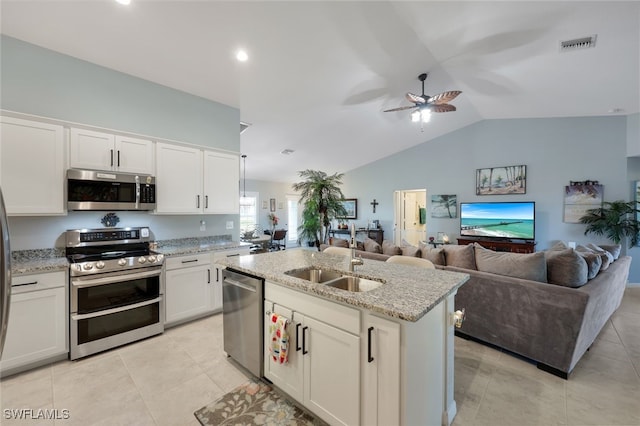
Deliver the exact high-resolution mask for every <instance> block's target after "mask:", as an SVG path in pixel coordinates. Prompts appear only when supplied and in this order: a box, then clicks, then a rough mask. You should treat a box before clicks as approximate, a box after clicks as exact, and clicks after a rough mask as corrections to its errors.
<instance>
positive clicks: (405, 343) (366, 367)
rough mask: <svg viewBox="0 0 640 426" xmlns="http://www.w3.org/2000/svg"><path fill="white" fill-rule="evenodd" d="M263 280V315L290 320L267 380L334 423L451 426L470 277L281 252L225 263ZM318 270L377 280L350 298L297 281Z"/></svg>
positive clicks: (267, 369)
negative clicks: (459, 310) (458, 300)
mask: <svg viewBox="0 0 640 426" xmlns="http://www.w3.org/2000/svg"><path fill="white" fill-rule="evenodd" d="M222 263H223V264H225V265H226V266H227V267H228V268H230V269H234V270H236V271H240V272H244V273H247V274H251V275H255V276H258V277H261V278H264V279H265V288H264V299H265V301H264V313H265V316H267V315H269V316H270V315H271V314H273V313H275V314H278V315H282V316H284V317H286V318H287V319H288V320H289V327H288V330H289V334H290V342H289V351H288V352H289V359H288V362H287V363H285V364H279V363H276V362H274V361H273V360H271V358H270V356H269V345H270V342H271V339H270V335H269V328H268V321H265V328H264V333H265V335H264V337H265V342H264V354H265V361H264V376H265V377H266V378H267V379H269V380H270V381H272V382H273V383H274V385H276V386H277V387H278V388H280V389H281V390H283V391H285V392H286V393H288V394H289V395H290V396H291V397H292V398H294V399H296V400H297V401H298V402H299V403H300V404H302V405H304V406H305V407H306V408H308V409H309V410H310V411H312V412H314V413H315V414H316V415H318V416H319V417H320V418H322V419H324V420H325V421H327V422H328V423H330V424H347V425H358V424H366V425H389V424H402V425H414V424H420V425H441V424H444V425H448V424H450V423H451V422H452V420H453V417H454V416H455V413H456V405H455V401H454V400H453V326H452V321H451V317H452V315H453V306H454V303H453V302H454V300H453V298H454V296H455V293H456V291H457V289H458V288H459V287H460V286H461V285H463V284H464V283H465V282H466V281H467V280H468V278H469V277H468V275H467V274H461V273H451V272H446V271H440V270H429V269H421V268H416V267H412V266H405V265H397V264H388V263H385V262H378V261H373V260H365V263H364V265H362V266H358V267H357V268H356V271H355V272H353V273H351V272H348V264H349V259H348V258H346V257H343V256H336V255H328V254H326V253H319V252H314V251H309V250H287V251H282V252H274V253H266V254H260V255H252V256H240V257H235V258H228V259H225V260H224V261H223V262H222ZM309 268H315V269H322V270H327V271H337V272H339V273H344V274H345V275H355V276H358V277H362V278H365V279H369V280H373V281H378V282H381V283H382V285H380V286H378V287H377V288H375V289H372V290H370V291H366V292H351V291H346V290H341V289H339V288H334V287H332V286H330V285H326V284H316V283H313V282H310V281H308V280H306V279H303V278H296V277H295V276H294V275H299V274H296V272H297V271H301V270H305V269H309Z"/></svg>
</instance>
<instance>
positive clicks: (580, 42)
mask: <svg viewBox="0 0 640 426" xmlns="http://www.w3.org/2000/svg"><path fill="white" fill-rule="evenodd" d="M597 37H598V36H597V35H595V34H594V35H592V36H588V37H581V38H575V39H573V40H565V41H561V42H560V51H561V52H569V51H572V50H579V49H588V48H590V47H596V38H597Z"/></svg>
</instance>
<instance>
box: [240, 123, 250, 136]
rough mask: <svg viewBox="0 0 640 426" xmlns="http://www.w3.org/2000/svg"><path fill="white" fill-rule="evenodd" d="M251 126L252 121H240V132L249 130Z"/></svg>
mask: <svg viewBox="0 0 640 426" xmlns="http://www.w3.org/2000/svg"><path fill="white" fill-rule="evenodd" d="M249 126H251V123H245V122H243V121H241V122H240V134H242V132H244V131H245V130H247V128H248V127H249Z"/></svg>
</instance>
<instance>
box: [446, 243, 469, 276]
mask: <svg viewBox="0 0 640 426" xmlns="http://www.w3.org/2000/svg"><path fill="white" fill-rule="evenodd" d="M442 248H443V250H444V261H445V265H447V266H455V267H458V268H464V269H472V270H476V261H475V259H474V252H473V246H472V245H461V246H456V245H449V244H445V245H444V246H442Z"/></svg>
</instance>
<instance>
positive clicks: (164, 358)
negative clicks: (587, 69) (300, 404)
mask: <svg viewBox="0 0 640 426" xmlns="http://www.w3.org/2000/svg"><path fill="white" fill-rule="evenodd" d="M455 344H456V364H455V375H456V382H455V399H456V401H457V404H458V415H457V417H456V418H455V420H454V426H467V425H492V426H499V425H505V426H511V425H640V376H639V374H638V373H639V371H640V288H632V289H627V292H626V294H625V297H624V300H623V304H622V306H621V307H620V309H619V310H618V311H617V312H616V313H615V314H614V316H613V318H612V319H611V320H610V321H609V322H608V324H607V325H606V327H605V329H604V330H603V332H602V333H601V335H600V336H599V337H598V339H597V340H596V342H595V343H594V345H593V347H592V348H591V350H590V351H589V352H588V353H587V354H586V355H585V356H584V358H583V359H582V360H581V361H580V363H579V364H578V366H577V367H576V368H575V370H574V372H573V374H572V375H571V377H570V379H569V380H568V381H565V380H562V379H560V378H557V377H555V376H552V375H550V374H549V373H545V372H543V371H540V370H538V369H536V367H535V366H534V365H533V364H530V363H528V362H526V361H523V360H521V359H518V358H515V357H513V356H511V355H508V354H505V353H501V352H499V351H496V350H494V349H491V348H488V347H486V346H483V345H480V344H477V343H474V342H469V341H465V340H462V339H458V338H456V342H455ZM245 380H246V376H245V375H244V374H243V373H242V372H241V371H239V370H238V369H237V368H235V367H234V365H233V364H232V363H230V362H229V361H228V360H227V358H226V357H225V355H224V353H223V351H222V317H221V315H214V316H211V317H208V318H205V319H202V320H199V321H194V322H192V323H190V324H187V325H183V326H180V327H175V328H172V329H169V330H167V331H166V332H165V333H164V334H163V335H161V336H157V337H154V338H150V339H147V340H145V341H142V342H137V343H134V344H131V345H128V346H125V347H122V348H118V349H114V350H111V351H108V352H105V353H102V354H98V355H95V356H92V357H88V358H85V359H82V360H79V361H73V362H71V361H64V362H59V363H56V364H54V365H52V366H48V367H43V368H39V369H37V370H33V371H29V372H26V373H23V374H19V375H16V376H13V377H8V378H6V379H3V380H2V382H1V383H0V400H1V401H0V402H1V406H2V409H3V411H2V413H0V415H1V417H0V423H1V424H2V425H13V424H21V425H24V424H28V425H39V424H48V425H51V424H58V425H66V426H68V425H83V426H87V425H109V426H111V425H178V426H182V425H198V422H197V421H196V420H195V418H194V417H193V411H195V410H197V409H198V408H200V407H202V406H204V405H206V404H208V403H210V402H212V401H214V400H215V399H217V398H218V397H220V396H222V395H223V394H224V393H226V392H228V391H230V390H231V389H233V388H234V387H236V386H238V385H239V384H241V383H243V382H244V381H245ZM7 408H8V409H12V408H13V409H16V408H30V409H33V410H37V409H39V408H55V409H58V410H65V409H66V410H69V414H70V418H69V419H66V420H57V421H55V422H54V421H42V422H38V421H16V420H9V419H7V418H6V416H5V411H4V409H7ZM59 412H60V413H62V411H59Z"/></svg>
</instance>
